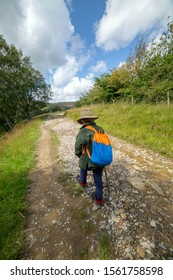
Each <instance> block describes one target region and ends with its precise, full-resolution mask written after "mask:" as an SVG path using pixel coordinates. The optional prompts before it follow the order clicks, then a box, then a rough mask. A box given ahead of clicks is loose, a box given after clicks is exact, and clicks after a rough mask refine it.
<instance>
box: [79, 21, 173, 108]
mask: <svg viewBox="0 0 173 280" xmlns="http://www.w3.org/2000/svg"><path fill="white" fill-rule="evenodd" d="M169 20H170V18H168V25H167V31H166V32H164V33H163V34H162V35H161V36H160V38H159V40H158V41H156V40H154V39H149V40H146V39H145V36H144V35H142V36H141V38H140V39H139V41H138V42H137V44H136V47H135V49H134V50H131V52H130V54H129V55H128V57H127V59H126V61H125V62H124V63H123V64H122V65H121V66H120V67H118V68H115V69H112V70H111V73H110V74H107V73H105V74H104V75H102V76H101V77H100V78H96V79H95V83H94V86H93V88H92V89H91V90H90V91H89V92H87V94H85V97H83V96H82V97H81V98H80V100H79V101H78V106H80V105H84V104H91V103H92V104H94V103H101V102H112V101H113V100H117V99H123V100H129V99H131V97H133V98H134V100H135V101H136V102H141V101H144V102H150V103H157V102H161V101H164V102H166V100H167V95H168V94H169V97H170V98H171V99H173V79H172V77H173V21H169Z"/></svg>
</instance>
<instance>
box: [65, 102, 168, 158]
mask: <svg viewBox="0 0 173 280" xmlns="http://www.w3.org/2000/svg"><path fill="white" fill-rule="evenodd" d="M90 108H91V109H92V110H93V111H94V114H96V115H98V116H99V119H98V120H97V123H98V124H99V125H101V126H103V128H104V129H105V131H106V132H107V133H110V134H112V135H113V136H117V137H119V138H122V139H124V140H127V141H129V142H131V143H134V144H137V145H138V146H141V147H144V148H148V149H151V150H153V151H154V152H158V153H160V154H162V155H164V156H166V157H170V158H173V105H170V106H167V105H157V106H155V105H148V104H140V105H128V104H125V103H115V104H107V105H97V106H90ZM80 110H81V108H77V109H71V110H69V111H68V112H67V113H66V116H67V117H69V118H72V119H73V120H76V119H77V118H78V117H79V116H80Z"/></svg>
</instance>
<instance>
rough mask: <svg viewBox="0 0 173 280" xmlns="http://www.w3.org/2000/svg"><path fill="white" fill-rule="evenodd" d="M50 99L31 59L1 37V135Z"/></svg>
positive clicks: (48, 91) (0, 35) (47, 89)
mask: <svg viewBox="0 0 173 280" xmlns="http://www.w3.org/2000/svg"><path fill="white" fill-rule="evenodd" d="M50 98H51V89H50V86H49V85H47V84H46V82H45V80H44V78H43V76H42V75H41V73H40V72H39V71H38V70H36V69H34V68H33V66H32V63H31V61H30V58H29V57H27V56H23V53H22V51H21V50H18V49H17V48H16V47H15V46H14V45H8V44H7V42H6V40H5V39H4V37H3V35H2V34H0V133H1V132H2V131H7V130H9V129H12V128H13V127H14V126H15V124H16V123H18V122H21V121H23V120H26V119H31V118H32V117H33V116H35V115H37V114H38V113H40V110H41V109H42V108H43V107H45V106H46V102H47V101H48V100H49V99H50Z"/></svg>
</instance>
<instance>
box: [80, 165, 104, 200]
mask: <svg viewBox="0 0 173 280" xmlns="http://www.w3.org/2000/svg"><path fill="white" fill-rule="evenodd" d="M87 172H88V170H85V169H80V182H82V183H83V184H86V182H87ZM92 172H93V178H94V184H95V186H96V191H95V195H96V198H97V199H98V200H102V195H103V180H102V174H103V168H102V167H97V168H96V169H93V170H92Z"/></svg>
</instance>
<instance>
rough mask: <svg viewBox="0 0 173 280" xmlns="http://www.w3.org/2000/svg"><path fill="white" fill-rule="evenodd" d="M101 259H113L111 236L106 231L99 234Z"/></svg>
mask: <svg viewBox="0 0 173 280" xmlns="http://www.w3.org/2000/svg"><path fill="white" fill-rule="evenodd" d="M98 243H99V260H110V259H111V238H110V236H109V234H108V233H107V232H106V231H105V232H103V233H102V234H101V235H100V236H99V241H98Z"/></svg>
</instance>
